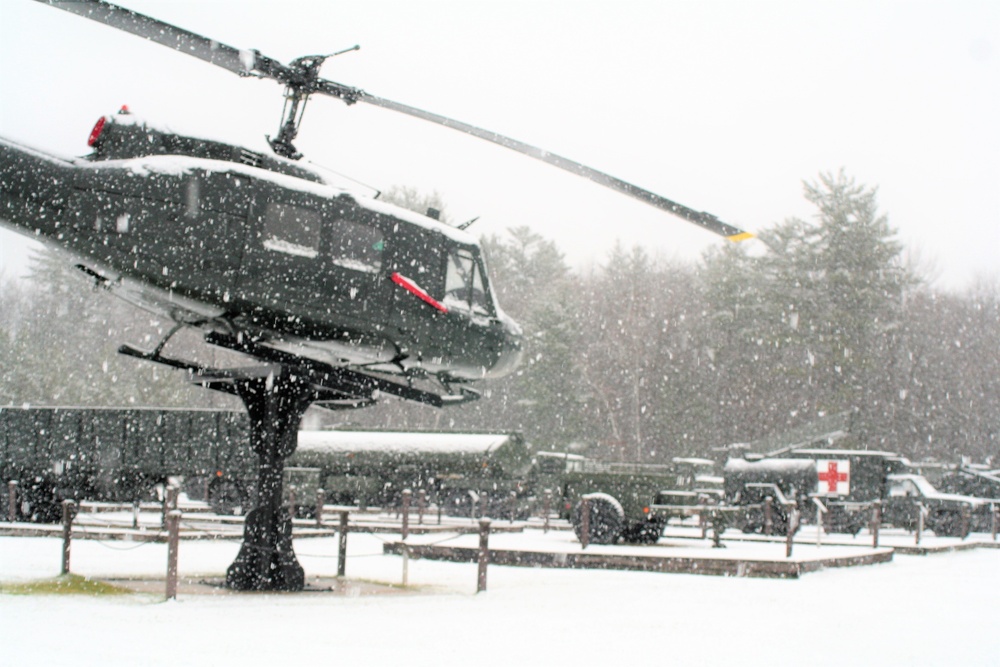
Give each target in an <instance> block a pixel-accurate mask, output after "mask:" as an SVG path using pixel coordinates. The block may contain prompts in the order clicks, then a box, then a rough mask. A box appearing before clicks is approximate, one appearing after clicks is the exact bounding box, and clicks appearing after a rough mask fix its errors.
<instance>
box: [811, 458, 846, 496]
mask: <svg viewBox="0 0 1000 667" xmlns="http://www.w3.org/2000/svg"><path fill="white" fill-rule="evenodd" d="M817 464H818V466H817V467H818V468H819V481H820V484H821V485H822V484H823V483H825V484H826V488H825V489H822V488H821V489H820V491H821V492H826V493H829V494H839V493H849V492H850V486H849V480H850V470H851V464H850V462H849V461H831V460H828V461H817ZM841 483H843V484H844V486H845V487H846V488H844V489H843V490H841V488H840V485H841Z"/></svg>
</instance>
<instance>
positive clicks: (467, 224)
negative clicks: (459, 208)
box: [458, 215, 480, 229]
mask: <svg viewBox="0 0 1000 667" xmlns="http://www.w3.org/2000/svg"><path fill="white" fill-rule="evenodd" d="M479 218H480V216H478V215H477V216H476V217H474V218H473V219H472V220H469V221H467V222H463V223H462V224H460V225H458V228H459V229H468V228H469V227H471V226H472V223H474V222H475V221H476V220H479Z"/></svg>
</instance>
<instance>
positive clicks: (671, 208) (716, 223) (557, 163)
mask: <svg viewBox="0 0 1000 667" xmlns="http://www.w3.org/2000/svg"><path fill="white" fill-rule="evenodd" d="M357 95H358V98H357V99H358V101H360V102H367V103H368V104H372V105H375V106H378V107H382V108H384V109H390V110H392V111H399V112H401V113H405V114H407V115H410V116H414V117H415V118H420V119H422V120H426V121H430V122H432V123H437V124H438V125H443V126H444V127H449V128H451V129H453V130H458V131H459V132H464V133H466V134H470V135H472V136H474V137H478V138H479V139H484V140H486V141H489V142H492V143H494V144H497V145H498V146H503V147H504V148H509V149H510V150H512V151H517V152H518V153H521V154H523V155H527V156H529V157H533V158H535V159H537V160H541V161H542V162H545V163H547V164H550V165H552V166H554V167H558V168H560V169H563V170H565V171H568V172H570V173H572V174H576V175H577V176H582V177H584V178H587V179H589V180H591V181H593V182H595V183H598V184H600V185H603V186H605V187H608V188H611V189H612V190H616V191H618V192H621V193H623V194H626V195H628V196H630V197H633V198H635V199H638V200H639V201H642V202H645V203H647V204H649V205H651V206H655V207H656V208H659V209H662V210H664V211H667V212H668V213H673V214H674V215H676V216H678V217H680V218H683V219H685V220H687V221H688V222H692V223H694V224H696V225H698V226H699V227H702V228H703V229H706V230H708V231H710V232H712V233H714V234H718V235H720V236H725V237H726V238H727V239H729V240H730V241H734V242H735V241H743V240H746V239H749V238H753V237H754V235H753V234H752V233H750V232H746V231H743V230H742V229H739V228H738V227H734V226H732V225H730V224H727V223H725V222H722V221H721V220H719V219H718V218H716V217H715V216H714V215H712V214H711V213H705V212H703V211H695V210H694V209H692V208H688V207H687V206H684V205H683V204H678V203H677V202H675V201H671V200H670V199H667V198H666V197H662V196H660V195H658V194H656V193H655V192H650V191H649V190H645V189H643V188H640V187H639V186H637V185H633V184H631V183H628V182H626V181H623V180H621V179H620V178H616V177H614V176H611V175H610V174H605V173H604V172H603V171H598V170H596V169H593V168H591V167H588V166H586V165H583V164H580V163H579V162H574V161H573V160H570V159H569V158H565V157H562V156H561V155H556V154H555V153H550V152H549V151H546V150H543V149H541V148H538V147H536V146H532V145H530V144H526V143H524V142H523V141H518V140H517V139H512V138H510V137H506V136H504V135H502V134H498V133H496V132H491V131H489V130H484V129H482V128H479V127H476V126H474V125H469V124H468V123H463V122H461V121H458V120H454V119H452V118H447V117H445V116H441V115H438V114H436V113H431V112H430V111H424V110H423V109H417V108H416V107H411V106H408V105H406V104H401V103H399V102H393V101H392V100H387V99H384V98H381V97H376V96H374V95H369V94H368V93H365V92H363V91H358V92H357Z"/></svg>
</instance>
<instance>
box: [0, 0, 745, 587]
mask: <svg viewBox="0 0 1000 667" xmlns="http://www.w3.org/2000/svg"><path fill="white" fill-rule="evenodd" d="M38 1H39V2H42V3H43V4H48V5H50V6H52V7H55V8H58V9H62V10H66V11H68V12H72V13H74V14H78V15H80V16H83V17H86V18H89V19H92V20H95V21H98V22H101V23H104V24H106V25H108V26H111V27H113V28H117V29H119V30H123V31H126V32H129V33H132V34H134V35H137V36H139V37H142V38H145V39H148V40H150V41H153V42H156V43H159V44H162V45H164V46H167V47H168V48H171V49H175V50H177V51H179V52H181V53H186V54H188V55H191V56H194V57H196V58H199V59H201V60H203V61H205V62H208V63H210V64H212V65H215V66H218V67H222V68H224V69H226V70H229V71H231V72H233V73H235V74H237V75H239V76H244V77H259V78H265V79H272V80H275V81H277V82H279V83H281V84H283V85H284V86H285V91H284V97H285V105H284V110H283V114H282V119H281V124H280V129H279V131H278V134H277V135H276V136H275V137H273V138H269V143H270V146H271V148H272V150H273V152H274V154H273V155H268V154H263V153H259V152H256V151H251V150H248V149H245V148H243V147H240V146H235V145H231V144H227V143H223V142H219V141H213V140H208V139H201V138H196V137H191V136H183V135H179V134H177V133H174V132H171V131H169V130H164V129H158V128H156V127H154V126H153V125H151V124H149V123H146V122H143V121H142V120H140V119H139V118H138V117H137V116H136V115H134V114H131V113H128V112H127V110H126V109H123V110H122V111H121V112H119V113H116V114H110V115H107V116H104V117H102V118H101V119H99V120H98V121H97V124H96V125H95V126H94V128H93V131H92V132H91V134H90V137H89V140H88V144H89V145H90V147H91V148H92V149H93V152H92V153H91V154H89V155H87V156H85V157H82V158H62V157H56V156H53V155H49V154H47V153H44V152H42V151H39V150H36V149H33V148H31V147H28V146H24V145H21V144H19V143H15V142H12V141H9V140H6V139H3V138H0V223H2V224H5V225H7V226H10V227H12V228H14V229H15V230H16V231H20V232H22V233H25V234H30V235H32V236H34V237H35V238H37V239H39V240H42V241H44V242H47V243H49V244H51V245H54V246H57V247H59V248H61V249H63V250H65V251H68V252H69V254H70V255H71V256H72V257H73V260H72V261H73V265H74V266H75V267H76V268H77V269H78V270H79V271H81V272H83V273H84V274H85V275H87V276H89V277H90V278H92V279H93V280H94V281H95V282H96V284H98V285H100V286H102V287H104V288H106V289H108V290H110V291H112V292H113V293H115V294H116V295H118V296H120V297H122V298H124V299H126V300H128V301H131V302H133V303H135V304H137V305H139V306H141V307H143V308H146V309H148V310H150V311H152V312H154V313H158V314H160V315H162V316H164V317H167V318H169V319H170V320H171V321H173V322H174V323H175V326H174V328H173V329H172V330H171V331H170V333H168V334H167V336H166V337H165V338H164V339H163V340H162V341H160V343H159V344H158V345H157V346H156V348H155V349H153V350H152V351H143V350H138V349H136V348H134V347H131V346H127V345H126V346H123V347H122V348H121V350H120V351H121V352H123V353H125V354H128V355H132V356H135V357H139V358H142V359H147V360H150V361H154V362H158V363H162V364H167V365H169V366H173V367H176V368H182V369H186V370H188V371H189V372H190V373H191V374H192V376H193V379H194V381H195V382H197V383H199V384H201V385H203V386H205V387H208V388H211V389H218V390H222V391H227V392H230V393H233V394H236V395H238V396H239V397H240V398H241V399H242V400H243V402H244V404H245V405H246V407H247V411H248V412H249V414H250V418H251V444H252V446H253V448H254V450H255V451H256V452H257V453H258V455H259V457H260V478H259V481H258V487H259V493H260V498H259V502H258V510H255V512H258V513H257V514H256V515H251V516H248V519H247V537H246V542H245V544H244V547H245V549H244V550H242V551H241V554H240V556H239V557H238V558H237V561H236V562H234V564H233V566H232V567H231V570H233V571H232V572H230V573H229V574H227V581H231V582H232V583H233V585H234V586H235V587H237V588H280V589H291V590H296V589H298V588H301V585H302V573H301V567H299V566H298V565H297V563H295V561H294V555H293V554H292V552H291V541H290V539H291V538H290V535H291V533H290V530H291V528H290V523H288V522H287V521H285V520H284V519H283V518H282V514H281V511H280V502H281V494H280V489H281V470H282V466H283V459H284V457H286V456H288V455H289V454H290V453H291V452H292V451H293V450H294V449H295V437H296V429H297V426H298V423H299V420H300V418H301V415H302V413H303V412H304V410H305V409H306V408H307V407H308V406H309V405H313V404H317V405H320V406H324V407H328V408H355V407H363V406H366V405H371V404H372V403H374V402H376V401H377V400H378V399H379V398H380V397H381V396H382V395H385V394H388V395H393V396H397V397H400V398H403V399H406V400H412V401H418V402H422V403H426V404H430V405H434V406H439V407H440V406H444V405H450V404H459V403H464V402H467V401H470V400H474V399H476V398H477V397H478V392H476V391H475V390H473V389H472V388H470V387H469V386H468V385H469V383H471V382H474V381H476V380H482V379H485V378H497V377H502V376H504V375H506V374H508V373H510V372H511V371H512V370H513V369H514V368H516V366H517V364H518V361H519V359H520V357H521V354H522V335H521V331H520V329H519V327H518V326H517V324H516V323H515V322H514V321H513V320H512V319H510V318H509V317H507V316H506V315H505V314H504V313H503V311H502V310H501V308H500V306H499V304H498V303H497V302H496V298H495V297H494V294H493V291H492V289H491V284H490V279H489V275H488V274H487V272H486V268H485V265H484V262H483V257H482V251H481V248H480V245H479V243H478V242H477V240H476V239H475V238H474V237H473V236H472V235H471V234H469V233H468V232H466V231H464V230H462V229H458V228H455V227H452V226H449V225H446V224H444V223H442V222H441V221H439V220H437V219H436V216H435V215H434V214H433V212H429V215H420V214H416V213H413V212H410V211H407V210H404V209H402V208H399V207H395V206H392V205H390V204H387V203H384V202H381V201H379V200H377V199H375V198H372V197H369V196H361V195H359V194H357V193H355V192H352V191H348V190H345V189H343V188H341V187H338V186H337V185H336V184H335V183H334V182H333V181H331V180H330V179H329V178H328V177H327V176H326V175H325V174H323V173H322V172H321V171H319V170H317V169H314V168H312V167H310V166H308V165H306V164H303V163H301V162H299V161H298V160H299V158H300V157H301V154H300V152H299V151H298V149H297V148H296V147H295V145H294V143H293V142H294V140H295V138H296V136H297V134H298V130H299V127H300V124H301V122H302V116H303V112H304V110H305V107H306V103H307V102H308V100H309V98H310V97H311V96H312V95H327V96H331V97H334V98H337V99H340V100H342V101H343V102H345V103H346V104H348V105H352V104H357V103H364V104H370V105H374V106H378V107H382V108H385V109H389V110H393V111H397V112H400V113H403V114H406V115H409V116H413V117H416V118H420V119H423V120H426V121H429V122H431V123H436V124H439V125H442V126H445V127H450V128H452V129H455V130H457V131H459V132H463V133H465V134H469V135H472V136H474V137H478V138H479V139H483V140H486V141H490V142H493V143H495V144H498V145H500V146H504V147H506V148H508V149H511V150H514V151H516V152H518V153H521V154H524V155H527V156H529V157H533V158H535V159H538V160H541V161H543V162H546V163H548V164H550V165H553V166H555V167H558V168H560V169H563V170H566V171H569V172H571V173H574V174H577V175H579V176H582V177H584V178H587V179H590V180H592V181H594V182H596V183H599V184H601V185H603V186H606V187H609V188H612V189H614V190H616V191H618V192H621V193H623V194H626V195H628V196H631V197H634V198H637V199H639V200H641V201H643V202H646V203H648V204H650V205H652V206H655V207H658V208H660V209H663V210H665V211H667V212H669V213H672V214H674V215H677V216H679V217H681V218H683V219H685V220H688V221H690V222H692V223H694V224H696V225H698V226H700V227H703V228H705V229H707V230H709V231H711V232H714V233H716V234H720V235H722V236H724V237H726V238H729V239H730V240H733V241H739V240H743V239H746V238H749V237H751V236H752V235H751V234H749V233H747V232H744V231H742V230H740V229H738V228H736V227H733V226H731V225H728V224H726V223H724V222H722V221H720V220H718V219H717V218H716V217H715V216H712V215H710V214H708V213H702V212H699V211H695V210H692V209H690V208H687V207H685V206H683V205H681V204H678V203H676V202H673V201H671V200H669V199H666V198H665V197H662V196H660V195H657V194H654V193H652V192H650V191H648V190H644V189H642V188H640V187H637V186H635V185H632V184H630V183H627V182H625V181H622V180H620V179H617V178H615V177H613V176H610V175H608V174H605V173H603V172H600V171H597V170H595V169H592V168H590V167H587V166H585V165H582V164H580V163H577V162H574V161H572V160H569V159H567V158H564V157H561V156H558V155H555V154H552V153H549V152H547V151H544V150H542V149H539V148H536V147H534V146H530V145H528V144H525V143H523V142H520V141H517V140H515V139H511V138H509V137H505V136H503V135H500V134H497V133H494V132H490V131H487V130H483V129H481V128H478V127H474V126H472V125H468V124H466V123H462V122H459V121H456V120H453V119H450V118H446V117H444V116H440V115H437V114H434V113H431V112H428V111H424V110H421V109H417V108H414V107H410V106H407V105H405V104H400V103H398V102H393V101H390V100H387V99H384V98H381V97H376V96H374V95H371V94H369V93H367V92H365V91H363V90H361V89H359V88H354V87H351V86H347V85H344V84H340V83H335V82H333V81H329V80H326V79H323V78H321V77H320V76H319V70H320V67H321V66H322V64H323V62H324V61H325V60H326V59H327V58H329V57H330V56H304V57H301V58H298V59H296V60H294V61H292V62H291V63H289V64H287V65H286V64H282V63H280V62H278V61H277V60H274V59H272V58H269V57H267V56H265V55H263V54H261V53H260V52H259V51H256V50H246V49H237V48H234V47H231V46H228V45H226V44H222V43H220V42H218V41H215V40H212V39H209V38H207V37H203V36H201V35H197V34H194V33H192V32H189V31H187V30H184V29H182V28H179V27H176V26H173V25H170V24H167V23H164V22H162V21H159V20H157V19H154V18H152V17H149V16H145V15H143V14H139V13H137V12H134V11H131V10H128V9H126V8H122V7H119V6H117V5H113V4H111V3H108V2H105V1H104V0H71V1H69V0H38ZM182 327H193V328H196V329H198V330H200V331H201V332H203V335H204V339H205V340H206V341H207V342H208V343H210V344H212V345H216V346H221V347H224V348H228V349H231V350H235V351H237V352H241V353H244V354H246V355H249V356H250V357H252V358H254V359H255V360H257V361H258V362H260V364H261V365H259V366H256V367H253V368H249V369H211V368H204V367H202V366H199V365H197V364H194V363H191V362H188V361H185V360H181V359H176V358H171V357H167V356H166V355H164V354H163V349H164V346H165V344H166V342H167V340H168V339H169V338H170V336H171V335H173V333H174V332H175V331H177V330H179V329H180V328H182ZM275 573H280V574H275Z"/></svg>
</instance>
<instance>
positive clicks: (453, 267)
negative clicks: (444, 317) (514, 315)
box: [444, 248, 493, 316]
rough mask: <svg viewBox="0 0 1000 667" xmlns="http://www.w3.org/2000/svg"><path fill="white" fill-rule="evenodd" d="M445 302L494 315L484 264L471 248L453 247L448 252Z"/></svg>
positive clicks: (457, 308)
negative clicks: (485, 280) (487, 296)
mask: <svg viewBox="0 0 1000 667" xmlns="http://www.w3.org/2000/svg"><path fill="white" fill-rule="evenodd" d="M444 304H445V305H446V306H448V307H449V308H453V309H456V310H465V311H467V312H471V313H474V314H477V315H487V316H489V315H492V314H493V313H492V309H491V308H490V304H489V301H488V300H487V298H486V287H485V285H484V282H483V271H482V266H481V265H480V264H479V262H478V261H476V258H475V256H474V255H473V254H472V252H470V251H469V250H465V249H462V248H453V249H452V250H451V251H450V252H449V253H448V271H447V273H446V274H445V287H444Z"/></svg>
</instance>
